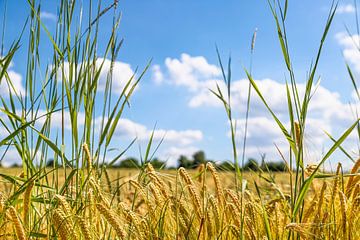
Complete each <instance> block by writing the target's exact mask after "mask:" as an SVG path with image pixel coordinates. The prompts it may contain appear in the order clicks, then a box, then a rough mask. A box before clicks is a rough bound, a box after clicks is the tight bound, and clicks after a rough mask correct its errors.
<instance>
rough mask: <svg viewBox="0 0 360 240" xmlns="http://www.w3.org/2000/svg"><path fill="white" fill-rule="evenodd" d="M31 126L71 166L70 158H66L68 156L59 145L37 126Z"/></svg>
mask: <svg viewBox="0 0 360 240" xmlns="http://www.w3.org/2000/svg"><path fill="white" fill-rule="evenodd" d="M30 128H31V129H33V130H34V131H35V132H37V134H38V135H39V136H40V137H41V138H42V140H43V141H44V142H45V143H46V144H47V145H48V146H49V147H50V148H51V149H52V150H53V151H54V152H55V153H56V154H57V155H58V156H61V157H62V158H64V160H65V162H66V164H68V166H71V163H70V162H69V160H68V159H67V158H66V156H65V155H64V154H63V153H62V151H61V149H59V148H58V147H57V145H56V144H55V143H53V142H52V141H51V140H50V139H49V138H48V137H47V136H45V135H44V134H42V133H41V132H40V131H39V130H37V129H36V128H35V127H33V126H31V125H30Z"/></svg>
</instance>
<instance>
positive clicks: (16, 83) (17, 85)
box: [0, 70, 25, 96]
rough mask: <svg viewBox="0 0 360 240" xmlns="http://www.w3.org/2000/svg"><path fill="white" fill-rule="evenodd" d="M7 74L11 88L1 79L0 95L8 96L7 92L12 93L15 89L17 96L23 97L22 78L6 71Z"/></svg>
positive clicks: (11, 71)
mask: <svg viewBox="0 0 360 240" xmlns="http://www.w3.org/2000/svg"><path fill="white" fill-rule="evenodd" d="M7 73H8V75H9V78H10V81H11V83H12V85H13V86H11V85H10V84H8V81H7V80H6V79H5V77H3V78H2V79H1V80H0V95H1V96H9V92H12V93H14V89H15V90H16V93H17V94H21V95H22V96H24V94H25V88H24V86H23V85H22V76H21V75H20V74H19V73H17V72H15V71H13V70H8V71H7Z"/></svg>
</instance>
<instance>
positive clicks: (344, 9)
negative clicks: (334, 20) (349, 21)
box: [337, 3, 355, 13]
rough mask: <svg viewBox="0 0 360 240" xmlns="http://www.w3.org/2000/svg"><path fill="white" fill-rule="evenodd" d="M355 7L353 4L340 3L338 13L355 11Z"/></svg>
mask: <svg viewBox="0 0 360 240" xmlns="http://www.w3.org/2000/svg"><path fill="white" fill-rule="evenodd" d="M354 12H355V7H354V6H353V5H352V4H350V3H349V4H344V5H340V6H339V7H338V9H337V13H354Z"/></svg>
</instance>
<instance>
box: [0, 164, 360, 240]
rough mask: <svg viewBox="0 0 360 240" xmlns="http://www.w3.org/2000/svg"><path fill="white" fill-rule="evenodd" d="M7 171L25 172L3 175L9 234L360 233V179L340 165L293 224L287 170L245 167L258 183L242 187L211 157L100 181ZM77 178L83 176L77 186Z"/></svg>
mask: <svg viewBox="0 0 360 240" xmlns="http://www.w3.org/2000/svg"><path fill="white" fill-rule="evenodd" d="M359 163H360V161H358V162H357V164H356V166H354V168H353V171H352V172H356V171H357V170H358V169H357V168H359V166H360V164H359ZM69 170H70V169H67V175H69V173H70V172H71V171H69ZM338 170H339V169H338ZM49 172H50V173H49ZM105 172H106V174H105ZM1 174H4V175H9V176H11V175H12V176H18V177H17V178H16V179H13V180H14V182H16V184H9V180H6V179H3V181H2V188H0V189H1V191H2V192H3V194H2V195H1V198H2V200H1V209H3V211H4V210H5V211H4V213H5V215H3V216H2V219H3V220H2V221H3V224H2V227H1V229H2V234H1V237H2V239H13V237H14V236H15V235H16V236H17V237H18V238H19V239H27V237H26V236H31V237H32V238H37V237H39V238H49V237H50V238H53V237H54V236H52V235H50V236H49V233H50V232H52V231H51V229H53V231H54V233H56V234H58V236H60V237H61V239H105V238H106V239H108V238H116V237H118V238H120V239H122V238H126V239H139V238H140V239H197V238H200V239H213V238H217V239H218V238H220V239H234V238H240V236H241V231H243V232H244V237H245V238H246V239H263V238H266V236H271V237H272V238H273V239H284V238H286V236H287V235H288V234H289V233H292V232H293V233H297V234H299V236H300V238H301V239H313V238H316V239H318V238H319V239H320V238H328V239H344V238H350V239H357V238H358V237H360V235H359V227H360V216H359V210H360V206H359V205H360V204H359V203H360V198H359V194H360V181H359V178H358V177H356V178H354V177H350V178H349V180H346V181H345V182H344V178H343V177H341V175H340V173H339V171H338V172H337V175H335V177H334V178H333V179H331V180H327V181H323V180H315V181H314V182H312V185H311V187H310V193H309V194H308V195H307V200H306V201H305V202H304V206H303V210H302V211H303V213H302V214H303V216H302V217H303V222H302V223H301V224H296V223H292V222H293V220H292V219H291V212H292V209H291V208H290V204H289V201H291V197H290V192H287V191H286V190H284V189H283V188H284V187H285V188H286V182H288V178H289V174H288V173H280V174H274V176H273V177H274V178H275V182H273V183H269V182H270V180H269V182H267V181H265V180H264V179H270V175H269V174H263V176H262V177H259V176H257V174H256V173H245V174H244V175H243V179H244V180H246V181H248V182H249V183H250V184H249V185H252V186H249V187H246V189H247V190H245V191H243V192H242V193H240V192H239V191H237V190H236V186H234V184H233V183H234V181H233V178H234V173H230V172H226V173H224V172H218V171H216V170H215V168H214V167H213V165H212V164H211V163H208V164H207V165H206V167H205V166H202V167H200V168H199V169H198V170H191V171H187V170H185V169H183V168H181V169H179V170H178V171H175V170H171V171H166V170H162V171H155V170H154V169H153V167H152V166H151V164H148V165H147V167H146V169H145V170H144V172H143V171H140V170H127V169H118V170H114V169H110V170H104V173H103V174H104V176H103V177H100V179H101V180H98V179H99V174H100V173H99V172H98V171H97V169H91V168H88V169H81V170H79V171H78V174H79V175H74V176H73V177H70V178H66V176H65V172H64V170H59V171H58V173H56V174H58V179H62V181H59V182H57V183H55V182H53V179H56V178H55V177H54V175H56V174H55V172H54V171H51V169H44V172H43V173H41V174H40V175H39V179H36V178H33V179H30V180H27V181H25V178H24V175H23V174H22V170H21V169H19V168H15V169H1ZM53 174H54V175H53ZM21 175H22V176H21ZM41 175H46V176H44V177H40V176H41ZM76 176H81V177H82V178H84V180H83V182H82V183H81V184H80V185H78V186H76V181H77V180H76ZM65 179H67V180H68V179H71V181H69V182H67V183H65V182H64V180H65ZM253 181H255V182H257V184H258V188H260V189H261V191H262V192H263V194H262V195H258V194H256V190H255V189H254V185H253V184H251V182H253ZM56 184H57V185H58V187H56V186H55V185H56ZM64 185H66V188H65V189H64V188H63V186H64ZM78 191H79V192H78ZM13 194H19V195H18V196H17V200H16V202H17V204H16V205H15V206H11V205H10V206H8V205H7V204H6V203H7V200H8V201H9V200H10V199H9V198H10V197H11V196H13ZM242 222H243V223H242ZM49 223H51V224H49ZM242 224H243V225H242ZM30 226H33V227H35V228H31V229H30V228H29V227H30ZM241 226H243V229H242V230H241ZM267 231H269V232H267ZM14 234H15V235H14Z"/></svg>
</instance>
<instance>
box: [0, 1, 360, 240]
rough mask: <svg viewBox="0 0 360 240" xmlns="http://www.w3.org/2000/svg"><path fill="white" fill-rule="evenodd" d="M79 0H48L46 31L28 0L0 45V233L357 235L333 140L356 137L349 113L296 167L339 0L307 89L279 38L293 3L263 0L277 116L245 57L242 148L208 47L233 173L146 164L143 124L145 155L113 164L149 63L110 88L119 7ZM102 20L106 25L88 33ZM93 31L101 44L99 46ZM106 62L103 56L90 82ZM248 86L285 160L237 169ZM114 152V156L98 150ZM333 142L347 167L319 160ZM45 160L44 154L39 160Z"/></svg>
mask: <svg viewBox="0 0 360 240" xmlns="http://www.w3.org/2000/svg"><path fill="white" fill-rule="evenodd" d="M85 2H86V3H85ZM88 2H89V3H87V1H76V0H61V1H58V12H57V16H56V18H55V19H53V20H54V22H55V26H56V27H55V28H53V29H52V30H53V31H50V30H49V29H48V26H47V25H46V24H44V22H43V21H42V18H41V16H40V15H41V7H42V3H41V1H38V0H28V1H27V2H26V4H27V7H28V10H29V14H28V18H27V20H26V22H25V23H24V27H23V29H22V32H21V34H20V35H19V36H18V37H17V38H16V40H14V42H13V43H12V44H11V45H10V46H9V47H8V49H6V51H5V52H4V53H3V52H2V53H1V54H0V60H1V61H0V81H2V83H5V84H4V85H2V86H7V88H8V89H7V92H8V96H7V98H5V97H3V96H0V100H1V101H0V111H1V112H0V113H1V115H0V130H1V131H0V150H1V156H0V163H2V160H3V159H5V160H6V159H7V158H8V157H9V155H10V153H11V152H12V153H13V152H15V153H16V154H17V155H16V156H18V158H17V159H18V160H19V161H21V166H20V167H17V168H4V167H1V168H0V239H4V240H5V239H9V240H10V239H19V240H25V239H60V240H70V239H72V240H81V239H84V240H90V239H94V240H95V239H104V240H105V239H107V240H110V239H124V240H125V239H126V240H127V239H129V240H130V239H153V240H160V239H164V240H166V239H203V240H205V239H224V240H225V239H241V240H246V239H251V240H262V239H264V240H265V239H267V240H273V239H274V240H282V239H284V240H285V239H287V240H299V239H327V240H330V239H348V240H358V239H360V159H359V152H358V151H355V152H356V154H355V155H356V156H354V154H353V152H351V150H349V149H347V148H346V146H345V145H344V144H343V143H344V141H345V140H346V139H348V138H349V136H350V135H351V134H353V135H352V140H353V141H355V142H356V143H357V144H358V143H359V142H360V124H359V117H358V116H356V117H354V120H353V123H352V124H351V125H350V126H347V128H346V129H345V130H344V132H343V133H342V134H341V135H340V136H332V135H331V134H330V133H327V136H328V138H329V139H330V140H331V145H330V146H329V147H328V148H326V149H324V153H323V154H322V155H321V157H320V159H319V161H318V162H316V163H313V164H309V165H308V166H307V165H306V163H308V162H309V159H307V156H306V154H305V152H306V150H307V149H306V147H305V140H304V138H305V128H306V126H307V125H308V121H307V116H308V111H309V109H310V107H309V106H311V104H312V102H311V100H312V96H313V93H314V91H315V90H316V87H317V83H316V79H317V77H318V76H317V74H318V73H317V71H318V64H319V62H320V59H321V56H322V50H323V44H324V42H325V40H326V38H327V34H328V32H329V29H330V28H331V25H332V21H333V18H334V16H335V13H336V10H337V7H338V5H337V2H335V1H333V2H332V4H331V5H330V7H329V13H328V16H327V19H326V22H325V26H324V28H323V32H322V33H321V38H320V41H319V45H318V48H317V51H316V52H315V58H314V61H313V62H311V65H310V67H309V71H308V74H307V76H306V78H305V80H304V79H302V82H304V83H305V85H304V86H305V92H304V93H300V90H299V89H298V86H299V85H298V84H299V82H300V81H298V79H297V77H296V76H297V75H296V74H295V70H294V66H293V62H292V59H293V58H292V55H291V50H290V48H289V43H288V37H287V32H288V31H287V29H286V26H287V24H286V23H287V16H288V14H290V13H288V10H287V9H288V5H289V4H290V2H289V1H287V0H284V1H268V2H267V3H268V6H269V11H270V13H271V16H272V18H273V21H274V25H275V27H276V30H275V31H276V37H277V38H278V39H277V40H278V42H279V46H278V47H279V52H280V53H281V56H282V57H283V61H284V66H285V70H284V71H285V73H286V77H285V78H286V85H285V86H286V89H284V92H285V93H286V96H287V102H284V105H285V107H286V110H287V112H286V113H285V114H283V116H280V114H278V113H277V112H276V111H275V110H273V109H272V107H271V104H269V101H271V100H269V99H266V98H265V97H264V95H263V93H262V92H261V91H260V88H259V87H258V84H257V81H255V80H254V78H253V73H252V69H251V67H250V69H249V70H248V69H246V68H245V69H244V74H246V80H248V89H249V91H248V96H247V102H246V105H245V106H244V109H245V114H246V116H245V128H244V129H241V130H244V134H243V135H242V136H241V137H242V138H243V139H242V140H243V141H242V142H243V145H242V146H238V142H237V141H236V136H237V133H238V132H241V131H238V130H239V129H238V127H239V126H238V125H237V124H236V117H237V115H236V114H235V113H234V112H235V111H236V109H234V108H233V105H232V104H231V103H233V101H232V100H233V99H232V95H231V92H232V89H231V86H232V84H231V81H232V79H231V76H232V74H231V57H229V59H228V61H227V63H226V64H225V62H224V60H223V59H222V57H221V53H220V50H219V49H218V48H217V47H216V53H217V58H218V64H219V66H220V69H221V75H222V77H223V81H224V82H222V86H224V87H220V85H219V84H218V83H217V84H216V88H215V89H209V91H210V92H211V94H212V96H213V97H215V98H216V100H218V101H219V102H220V104H221V106H222V107H223V109H224V110H225V115H226V118H227V119H226V120H227V121H228V127H229V129H228V131H229V134H228V135H229V139H230V141H229V146H230V147H231V155H232V159H231V163H230V164H231V166H232V168H233V170H232V171H221V170H220V169H219V168H218V166H217V165H215V164H214V163H212V162H205V163H202V164H200V165H199V166H198V168H197V169H192V170H188V169H185V168H183V167H180V168H177V169H174V170H158V169H154V167H153V166H152V164H151V161H152V160H153V157H154V154H155V153H156V150H157V149H158V148H159V147H160V145H161V142H162V140H161V141H160V144H159V145H158V146H154V144H155V143H154V141H153V140H154V139H153V137H154V131H153V132H151V134H149V135H150V136H149V138H148V141H147V145H146V148H145V152H144V153H142V152H141V154H140V155H141V164H139V165H140V166H139V167H138V169H131V170H130V169H120V168H114V166H116V164H118V163H119V161H121V160H122V159H123V157H124V156H126V153H127V151H128V149H130V147H131V146H132V145H133V144H134V143H135V142H136V141H135V140H136V139H134V140H133V141H132V142H131V143H130V144H129V145H128V147H125V149H121V151H119V153H117V152H116V151H114V149H115V148H116V147H117V146H118V145H119V142H117V141H118V139H117V140H116V138H115V140H114V138H113V137H114V133H115V130H116V129H117V128H119V124H120V122H119V121H120V119H121V118H122V117H123V115H124V114H125V112H126V111H125V110H124V109H127V108H128V107H130V105H131V104H130V103H131V101H132V100H133V99H132V96H133V94H135V92H136V89H137V87H138V84H139V82H140V80H142V78H143V76H144V75H145V74H146V72H147V70H148V69H149V68H150V67H151V64H152V63H151V60H149V62H148V63H147V64H146V66H145V67H143V68H139V69H142V70H140V71H139V70H137V71H136V72H134V74H133V76H131V77H130V79H129V80H128V81H127V82H126V83H125V85H124V86H123V89H122V91H121V92H120V93H119V94H118V95H116V96H115V95H114V93H113V92H112V86H113V84H114V83H113V81H115V80H116V79H113V65H114V64H115V61H116V59H118V53H119V50H120V49H121V48H122V44H123V39H121V38H120V37H119V34H118V32H119V26H120V20H121V16H122V15H121V13H119V11H118V8H119V7H120V6H121V4H120V3H119V2H118V1H111V2H110V4H108V5H104V4H103V5H102V3H103V2H102V1H101V0H99V1H96V0H90V1H88ZM83 12H86V14H84V15H83ZM5 15H6V11H5V13H4V18H3V19H6V18H5ZM104 16H110V17H112V25H102V22H101V20H102V18H103V17H104ZM300 20H301V19H300ZM356 21H357V22H358V18H357V15H356ZM5 25H6V23H5V22H4V23H3V26H2V27H3V28H2V29H4V31H3V32H5V29H6V28H5ZM358 25H359V24H358ZM103 28H104V29H105V28H106V30H107V31H108V35H104V36H103V35H101V33H99V29H101V30H102V29H103ZM25 35H26V39H25V40H24V38H25V37H24V36H25ZM307 37H309V38H312V37H313V36H307ZM99 38H102V40H103V41H106V44H102V45H101V46H99V45H100V44H99V42H98V41H99ZM103 38H104V39H105V38H106V39H105V40H104V39H103ZM314 38H315V37H314ZM255 39H256V31H255V33H254V34H253V38H252V43H251V48H250V53H251V57H250V58H251V60H250V61H251V62H252V54H253V50H254V46H255ZM2 41H3V40H2ZM24 45H25V46H26V47H27V48H26V49H25V52H26V59H24V65H26V66H25V67H26V73H25V74H24V81H25V86H26V87H25V89H24V92H20V91H19V89H17V88H16V86H14V80H13V79H12V78H11V74H10V66H11V65H12V61H13V57H14V55H16V54H18V51H19V49H21V51H24V48H22V47H23V46H24ZM290 45H291V44H290ZM43 48H47V49H50V50H49V51H51V54H50V55H51V56H49V55H46V56H43V55H41V53H42V51H41V49H43ZM1 51H3V50H1ZM359 51H360V48H359ZM100 56H101V57H100ZM44 59H46V61H45V60H44ZM105 60H107V61H109V63H110V67H109V69H108V70H107V71H106V74H105V75H106V81H105V83H103V86H101V87H102V88H103V89H101V93H99V88H100V86H99V81H100V80H99V78H100V75H101V74H102V73H103V69H102V67H103V66H104V64H105ZM346 70H347V72H348V73H349V78H350V82H351V83H352V85H353V87H354V90H356V92H358V88H357V81H356V80H357V79H356V75H354V74H353V72H352V69H351V67H350V66H349V65H346ZM144 86H146V85H144ZM250 90H251V91H253V93H254V94H256V96H257V97H259V99H260V103H261V104H263V106H264V109H265V110H266V111H267V113H269V116H271V118H272V119H271V120H273V121H274V123H275V124H276V127H277V128H279V130H280V131H281V134H282V137H283V139H284V140H285V144H286V148H287V149H288V151H287V152H281V151H280V149H277V150H278V152H279V156H280V157H281V159H282V160H283V162H284V165H286V169H285V171H284V172H282V173H279V172H276V173H274V172H271V171H270V170H269V169H267V170H266V168H265V170H264V169H258V171H253V172H249V171H244V168H242V167H244V162H245V151H246V147H247V145H246V139H247V128H246V126H247V123H248V117H249V110H250V101H251V96H252V95H251V94H250ZM144 91H146V90H144ZM358 97H359V99H358V100H359V101H360V95H359V94H358ZM161 101H166V99H161ZM354 108H356V105H355V106H354ZM56 114H57V116H58V117H59V118H58V119H59V122H58V125H57V127H55V126H54V125H55V124H54V115H56ZM284 115H286V118H287V119H286V120H283V119H284ZM145 117H146V116H145ZM281 117H282V118H281ZM282 120H283V121H282ZM59 126H60V127H59ZM263 137H264V138H267V137H268V136H263ZM329 139H327V140H329ZM274 148H277V146H274ZM241 149H242V152H241ZM113 152H116V156H109V155H111V154H109V153H112V154H115V153H113ZM335 152H340V153H341V154H343V155H342V156H345V158H346V159H347V161H348V162H349V163H350V164H351V165H352V166H351V168H350V169H349V170H348V169H344V168H343V166H342V165H341V164H340V163H339V164H338V165H337V168H336V170H335V171H325V170H324V169H325V167H324V166H325V165H326V163H328V161H329V159H331V160H332V161H333V160H336V159H334V158H336V156H337V155H335V156H334V153H335ZM50 159H51V160H53V161H52V166H50V167H49V160H50ZM339 160H343V159H339ZM50 165H51V164H50Z"/></svg>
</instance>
